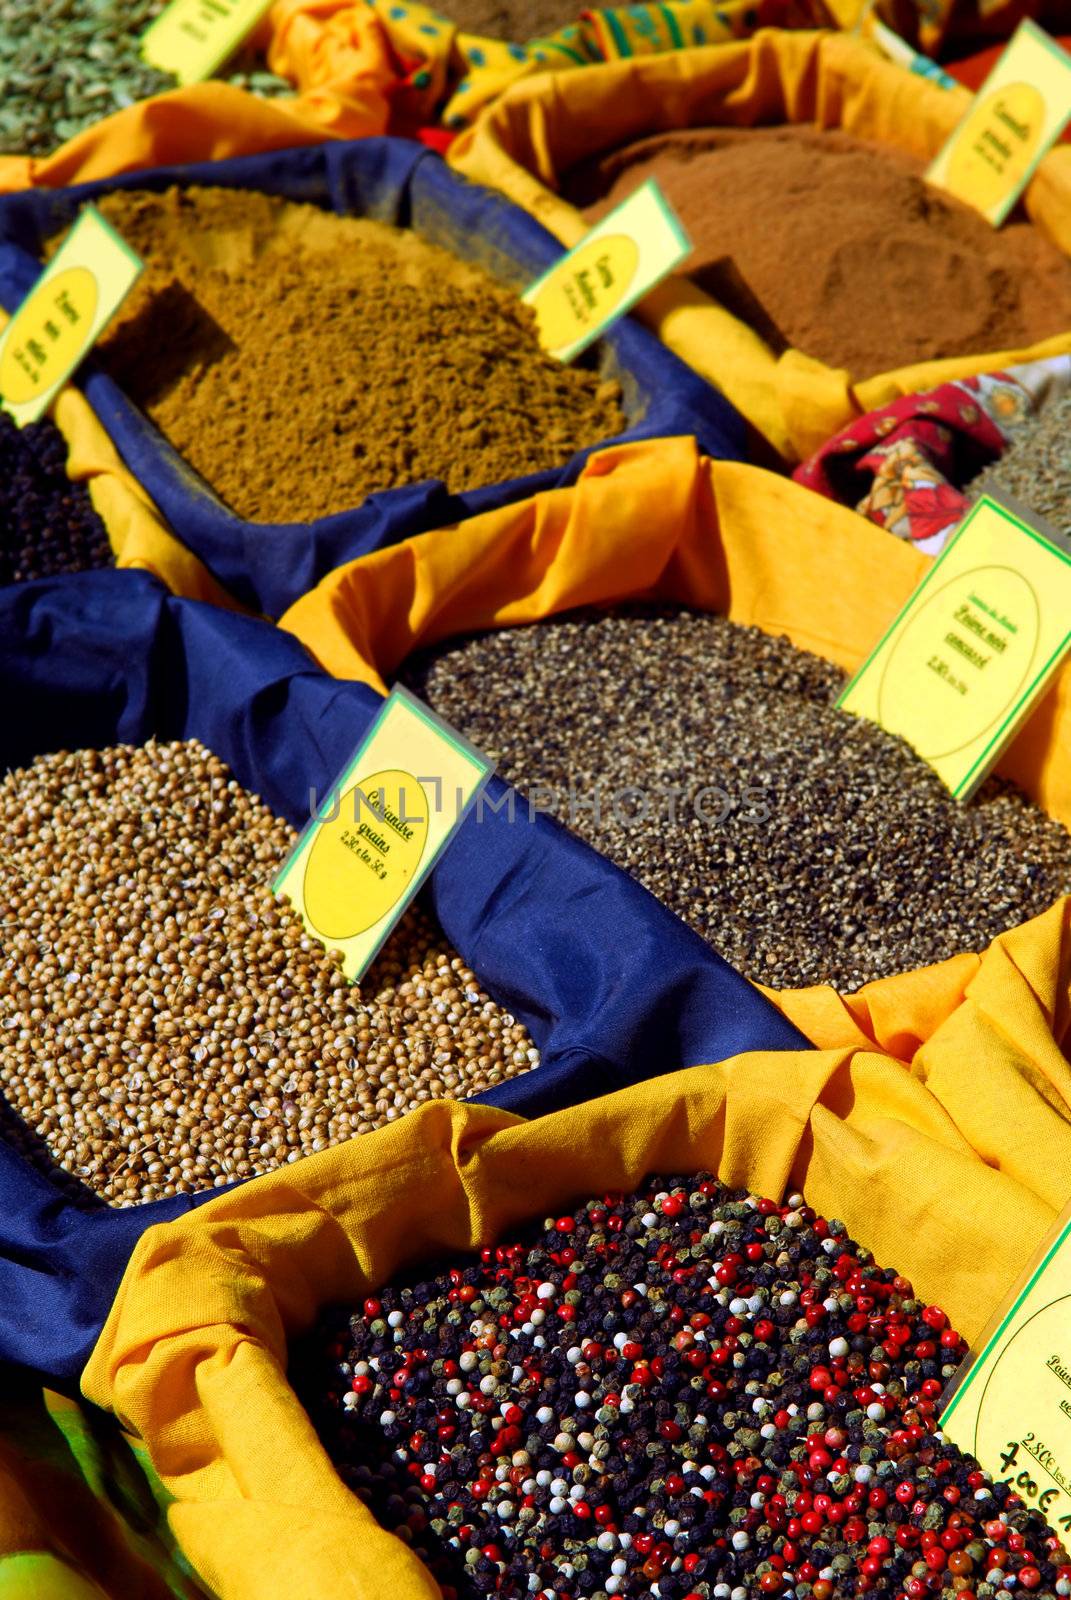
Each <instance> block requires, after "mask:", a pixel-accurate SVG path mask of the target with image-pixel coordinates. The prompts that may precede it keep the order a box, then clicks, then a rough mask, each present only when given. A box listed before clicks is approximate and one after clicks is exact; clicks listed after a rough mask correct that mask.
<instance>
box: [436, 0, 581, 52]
mask: <svg viewBox="0 0 1071 1600" xmlns="http://www.w3.org/2000/svg"><path fill="white" fill-rule="evenodd" d="M611 3H612V0H596V4H595V5H594V6H592V7H590V9H591V10H593V11H604V10H605V9H606V7H607V5H609V4H611ZM582 9H583V7H582V5H581V0H450V5H449V7H448V15H449V17H450V21H451V22H454V23H456V24H457V26H458V27H459V28H461V29H462V30H463V31H464V32H465V33H474V34H478V35H479V36H480V37H481V38H485V39H502V40H504V41H505V42H506V43H507V44H527V43H528V42H529V41H530V40H533V39H542V38H544V37H545V36H546V35H547V34H550V33H557V31H558V30H559V28H569V26H570V24H574V25H575V24H576V22H577V19H578V18H579V16H580V12H581V10H582ZM573 31H574V32H575V33H579V31H580V30H579V28H578V27H574V28H573Z"/></svg>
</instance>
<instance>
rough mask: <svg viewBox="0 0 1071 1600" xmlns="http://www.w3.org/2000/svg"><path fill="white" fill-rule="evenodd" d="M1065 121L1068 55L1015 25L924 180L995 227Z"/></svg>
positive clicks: (1033, 28)
mask: <svg viewBox="0 0 1071 1600" xmlns="http://www.w3.org/2000/svg"><path fill="white" fill-rule="evenodd" d="M1069 117H1071V55H1068V53H1067V51H1066V50H1062V49H1061V48H1060V46H1059V45H1058V44H1057V43H1056V41H1055V39H1050V38H1049V35H1048V34H1047V33H1046V32H1045V31H1044V29H1042V28H1039V27H1038V26H1037V24H1036V23H1034V22H1030V21H1026V22H1023V23H1021V24H1020V26H1019V28H1018V29H1017V30H1016V32H1015V34H1014V35H1013V37H1012V40H1011V43H1010V44H1009V45H1008V48H1007V49H1006V50H1005V51H1004V54H1003V55H1002V56H1001V58H1000V60H999V61H998V62H997V64H996V66H995V67H994V68H993V71H992V72H991V73H990V74H989V77H988V78H987V79H986V81H985V82H984V83H983V85H982V87H981V88H980V89H979V91H978V93H977V95H976V96H975V98H974V101H973V103H972V105H971V107H970V109H969V110H968V112H967V114H966V116H965V117H964V118H963V121H962V122H961V123H960V124H959V126H958V128H956V130H955V132H954V133H953V134H952V137H951V138H950V139H949V140H948V142H947V144H946V145H945V146H944V148H943V150H942V151H941V152H940V154H939V155H938V156H937V159H936V160H935V161H934V162H933V164H932V165H931V167H930V168H929V171H928V172H927V174H926V176H927V178H928V179H929V181H930V183H933V184H936V185H937V186H938V188H941V189H945V190H947V191H948V193H949V194H953V195H955V196H956V198H957V199H959V200H963V201H965V202H966V203H967V205H971V206H974V207H975V209H976V210H978V211H980V212H981V213H982V215H983V216H985V217H987V218H988V219H989V221H990V222H991V223H992V224H993V226H994V227H999V226H1000V224H1001V223H1002V222H1003V221H1004V219H1005V218H1006V217H1007V215H1008V213H1009V212H1010V211H1011V209H1012V207H1013V206H1014V205H1015V202H1016V201H1017V200H1018V198H1019V196H1020V195H1021V194H1022V192H1023V190H1024V189H1025V188H1026V186H1027V184H1028V183H1029V182H1030V179H1031V178H1032V177H1033V175H1034V172H1035V170H1036V168H1037V165H1038V163H1039V162H1040V160H1041V158H1042V156H1043V155H1045V153H1046V151H1048V150H1050V149H1051V148H1052V146H1053V144H1055V142H1056V140H1057V139H1058V138H1059V137H1060V134H1061V133H1062V132H1063V130H1064V127H1065V126H1066V124H1067V120H1068V118H1069Z"/></svg>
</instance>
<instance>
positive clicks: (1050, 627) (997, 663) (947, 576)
mask: <svg viewBox="0 0 1071 1600" xmlns="http://www.w3.org/2000/svg"><path fill="white" fill-rule="evenodd" d="M1069 624H1071V546H1069V545H1068V544H1067V543H1066V542H1065V541H1064V540H1063V538H1062V536H1061V535H1060V534H1058V533H1057V532H1056V531H1055V530H1054V529H1051V528H1048V527H1046V526H1045V524H1043V523H1042V522H1040V521H1039V520H1038V519H1036V518H1034V517H1032V516H1031V515H1030V514H1029V513H1028V512H1026V511H1023V510H1022V509H1021V508H1020V507H1018V506H1014V507H1013V506H1012V505H1011V504H1007V503H1003V502H1001V501H999V500H997V499H994V498H993V497H992V496H990V495H986V496H984V497H983V498H982V499H981V500H979V501H978V502H977V504H976V505H975V506H973V507H972V509H971V510H970V511H969V512H968V514H967V516H966V517H965V518H964V519H963V522H962V523H961V524H960V527H959V531H958V532H957V533H956V534H955V535H954V537H953V538H952V539H951V540H950V541H949V543H948V544H947V545H946V546H945V548H944V550H943V551H942V552H941V555H940V556H939V557H938V559H937V560H936V561H935V562H934V564H933V566H932V567H931V569H930V571H929V573H928V574H927V575H926V577H925V578H924V579H923V581H922V582H921V583H920V584H919V586H918V588H917V589H916V590H915V592H914V594H913V595H912V596H911V598H910V600H908V602H907V604H906V605H905V606H904V608H903V610H902V611H901V612H900V615H899V616H898V617H897V618H896V620H895V622H894V623H893V624H892V626H891V627H890V628H889V630H888V632H887V633H886V634H885V637H884V638H883V639H882V640H881V641H880V642H879V643H878V645H877V647H876V648H875V649H874V650H873V651H872V652H871V654H870V656H869V657H868V658H867V660H866V661H865V662H864V663H863V665H862V667H861V668H860V669H859V671H858V672H857V673H856V675H855V677H854V678H853V679H852V681H851V683H849V684H848V686H847V688H846V689H845V690H844V692H843V694H842V695H841V696H840V699H839V700H838V701H837V704H838V705H839V706H841V707H842V708H843V709H844V710H845V711H851V712H854V713H855V714H856V715H857V716H861V717H867V718H868V719H869V720H870V721H871V722H876V723H877V724H878V726H879V727H882V728H884V729H885V730H886V732H888V733H895V734H899V735H901V737H902V738H904V739H906V740H907V742H908V744H910V745H912V746H913V748H914V749H915V750H916V751H917V752H918V754H919V755H920V756H921V757H922V759H923V760H924V761H926V762H928V763H929V765H930V766H931V767H933V769H934V771H935V772H936V773H937V774H938V776H939V777H940V778H942V779H943V780H944V782H945V783H946V784H947V785H948V787H949V789H951V791H952V793H953V795H955V797H956V798H957V799H959V800H966V799H969V797H970V796H971V795H972V794H973V793H974V791H975V789H977V787H978V785H979V784H980V783H981V782H982V780H983V779H984V778H985V776H986V774H987V773H988V772H989V771H990V769H991V768H992V767H993V766H994V764H995V763H996V761H997V760H998V759H999V757H1000V755H1001V752H1002V751H1003V750H1004V749H1005V747H1006V746H1007V745H1008V743H1009V742H1010V740H1011V739H1012V737H1013V736H1014V735H1015V733H1017V732H1018V730H1019V728H1020V727H1021V726H1022V724H1023V723H1024V722H1025V721H1026V719H1027V717H1028V716H1029V715H1030V712H1031V711H1032V710H1033V708H1034V706H1035V705H1036V704H1037V701H1038V700H1039V699H1040V697H1041V695H1042V694H1043V693H1044V691H1045V689H1046V688H1047V687H1048V684H1049V682H1050V680H1051V678H1052V676H1053V674H1054V672H1055V671H1056V669H1057V667H1059V665H1060V663H1061V662H1062V660H1063V659H1064V657H1065V656H1066V654H1067V652H1068V649H1069V648H1071V625H1069Z"/></svg>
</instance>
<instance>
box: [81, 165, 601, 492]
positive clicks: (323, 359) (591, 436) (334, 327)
mask: <svg viewBox="0 0 1071 1600" xmlns="http://www.w3.org/2000/svg"><path fill="white" fill-rule="evenodd" d="M101 209H102V210H103V211H104V213H105V215H106V216H107V217H108V219H109V221H110V222H112V223H113V224H114V225H115V226H116V227H117V228H118V229H119V230H120V232H121V233H122V234H123V236H124V237H125V238H126V239H127V240H128V242H129V243H130V245H131V246H132V247H133V248H134V249H135V250H136V251H137V252H138V254H139V255H140V256H141V257H142V259H143V260H144V261H145V263H146V270H145V272H144V274H143V275H142V277H141V279H140V280H139V282H138V284H137V285H136V286H135V288H134V291H133V293H132V294H131V296H130V298H129V300H128V301H127V303H126V306H125V307H124V309H123V312H122V314H121V315H120V317H119V319H118V320H117V322H116V324H115V325H114V326H113V328H112V330H111V332H110V333H109V335H108V337H107V338H106V339H105V340H104V341H103V342H102V344H101V347H100V353H101V355H102V357H103V359H104V361H105V363H106V365H107V367H108V369H109V371H110V372H111V373H112V375H113V376H114V377H115V379H116V380H117V381H118V382H119V383H120V384H121V386H122V387H123V388H124V389H125V390H126V392H127V393H128V394H129V395H131V396H132V398H133V399H135V400H136V401H137V402H138V404H139V405H140V406H141V407H142V408H143V409H144V410H145V411H146V412H147V413H148V415H149V416H150V417H151V418H152V420H153V421H154V422H155V423H156V425H157V426H158V427H159V428H160V429H161V430H162V432H163V433H164V434H166V436H167V438H168V439H169V440H170V441H171V443H172V444H173V445H174V446H175V448H176V449H177V450H178V451H179V452H180V453H181V454H182V455H183V456H185V457H186V459H187V460H188V461H189V462H190V464H191V465H192V466H193V467H195V468H196V470H197V471H198V472H199V473H200V474H201V476H202V477H203V478H205V479H206V480H207V482H208V483H210V484H211V485H212V487H213V489H215V491H216V493H217V494H218V495H219V496H220V498H221V499H223V500H224V501H225V502H226V504H227V505H228V506H230V508H231V509H232V510H233V511H234V512H236V513H237V514H238V515H239V516H241V517H245V518H248V519H249V520H251V521H256V522H295V521H309V520H311V519H312V518H314V517H322V516H327V515H329V514H330V513H332V512H336V511H344V510H347V509H348V508H350V507H352V506H355V505H357V504H359V503H360V501H361V500H362V499H363V498H364V497H365V496H366V495H368V494H370V493H372V492H373V491H374V490H377V489H387V488H394V487H397V486H398V485H400V484H405V483H413V482H417V481H419V480H420V479H422V478H442V479H444V481H445V482H446V484H447V486H448V487H449V488H450V489H451V490H453V491H455V492H457V491H460V490H462V489H471V488H476V487H478V486H479V485H481V484H488V483H495V482H498V481H500V480H502V479H504V478H512V477H518V476H520V475H522V474H524V473H530V472H537V471H540V470H541V469H543V468H547V467H553V466H558V465H560V464H561V463H563V462H564V461H567V460H568V458H569V456H570V455H571V454H572V453H573V451H574V450H576V449H577V448H579V447H580V446H582V445H588V444H594V443H596V442H597V441H598V440H600V439H605V438H608V437H610V436H611V435H613V434H615V433H618V432H620V431H621V429H622V428H623V427H624V426H625V419H624V417H623V415H622V413H621V410H620V405H619V401H620V390H619V388H618V386H617V384H616V383H612V382H604V381H600V379H599V378H598V376H597V375H596V374H595V373H593V372H590V371H585V370H583V369H582V368H578V367H564V366H562V365H561V363H560V362H557V361H554V360H552V359H551V358H550V357H548V356H546V355H544V354H543V352H542V350H541V349H540V347H539V344H538V341H537V338H536V332H535V319H534V317H533V315H532V314H531V312H529V311H528V309H527V308H526V307H525V306H522V305H521V303H520V301H519V300H518V299H517V298H516V296H515V295H514V294H513V293H512V292H511V291H510V290H508V289H505V288H502V287H501V286H499V285H498V284H496V283H495V282H494V280H493V279H492V278H490V277H489V276H488V274H487V273H485V272H483V271H482V270H480V269H479V268H476V267H471V266H468V265H466V264H465V263H463V262H461V261H459V260H457V259H456V258H455V257H454V256H452V255H450V254H449V253H448V252H447V251H445V250H441V249H439V248H437V247H436V246H433V245H430V244H427V243H425V242H424V241H423V240H422V239H419V238H418V237H417V236H416V235H415V234H412V233H409V232H406V231H405V230H403V229H399V228H393V227H390V226H389V225H388V224H386V223H382V222H373V221H368V220H366V219H363V218H355V217H338V216H335V215H334V214H332V213H329V212H325V211H321V210H320V209H319V207H317V206H310V205H296V204H294V203H292V202H289V201H286V200H282V199H280V198H278V197H276V196H270V195H264V194H259V193H256V192H253V191H249V190H229V189H170V190H168V191H167V192H166V193H164V194H147V193H144V192H141V191H128V192H125V193H118V194H113V195H109V196H106V197H105V198H104V199H103V200H102V201H101Z"/></svg>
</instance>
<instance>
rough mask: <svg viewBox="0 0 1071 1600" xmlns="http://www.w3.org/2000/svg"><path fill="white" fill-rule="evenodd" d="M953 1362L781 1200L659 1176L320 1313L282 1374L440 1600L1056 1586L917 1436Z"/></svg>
mask: <svg viewBox="0 0 1071 1600" xmlns="http://www.w3.org/2000/svg"><path fill="white" fill-rule="evenodd" d="M965 1354H966V1346H965V1344H964V1341H963V1340H962V1339H961V1338H960V1336H959V1334H958V1333H956V1332H955V1331H954V1329H952V1328H951V1327H950V1326H949V1324H948V1319H947V1317H946V1316H945V1314H944V1312H943V1311H941V1310H940V1309H939V1308H938V1307H936V1306H929V1305H925V1304H923V1303H922V1302H920V1301H919V1300H917V1299H916V1298H915V1297H914V1294H913V1292H912V1288H911V1285H910V1283H909V1282H908V1281H907V1280H906V1279H905V1278H903V1277H901V1276H899V1275H898V1274H897V1273H895V1272H892V1271H889V1270H886V1269H883V1268H880V1267H878V1266H877V1265H876V1264H875V1263H874V1261H873V1259H872V1257H871V1256H870V1255H869V1253H868V1252H867V1251H866V1250H864V1249H862V1248H861V1247H860V1246H859V1245H857V1244H855V1243H853V1242H852V1241H851V1240H850V1239H849V1238H848V1237H847V1232H846V1229H845V1227H844V1225H843V1224H842V1223H838V1222H836V1221H828V1222H827V1221H825V1220H824V1219H823V1218H821V1217H818V1216H816V1215H815V1213H814V1211H813V1210H811V1209H810V1208H809V1207H808V1206H806V1205H805V1204H804V1201H803V1197H802V1196H801V1195H792V1196H790V1197H789V1199H788V1201H787V1202H786V1203H785V1204H781V1205H778V1204H775V1203H774V1202H773V1201H771V1200H766V1199H760V1198H757V1197H756V1196H754V1195H743V1194H740V1193H738V1192H733V1191H729V1190H727V1189H726V1188H724V1186H723V1185H721V1184H720V1183H719V1182H717V1181H716V1180H714V1179H712V1178H708V1177H703V1176H700V1177H691V1178H688V1179H681V1180H677V1181H673V1180H669V1179H667V1178H665V1177H658V1178H652V1179H650V1180H648V1181H647V1183H646V1184H645V1186H644V1187H643V1188H642V1189H641V1190H639V1191H638V1192H637V1193H635V1194H632V1195H629V1196H627V1197H624V1198H623V1197H621V1196H614V1195H606V1196H603V1197H601V1198H597V1199H593V1200H590V1201H589V1202H587V1204H586V1205H583V1206H580V1207H579V1208H577V1209H575V1210H574V1211H573V1212H572V1213H571V1214H569V1215H568V1216H561V1217H558V1218H550V1219H547V1220H546V1221H545V1223H544V1224H543V1226H542V1227H541V1228H540V1229H539V1230H538V1231H529V1232H528V1233H527V1234H526V1235H525V1236H523V1237H518V1238H517V1240H516V1242H513V1243H502V1244H499V1245H497V1246H495V1247H488V1248H486V1249H484V1250H483V1251H482V1253H481V1254H480V1256H479V1258H478V1259H475V1260H469V1261H467V1262H466V1263H464V1264H461V1265H458V1266H455V1267H452V1268H450V1269H448V1270H446V1271H443V1272H441V1273H439V1274H438V1275H437V1276H435V1277H433V1278H429V1279H427V1280H425V1281H413V1280H410V1281H408V1282H405V1283H399V1284H398V1285H396V1286H392V1287H390V1288H387V1289H384V1290H382V1291H380V1292H379V1293H377V1294H376V1295H375V1296H373V1297H371V1298H369V1299H367V1300H366V1301H365V1302H364V1305H363V1307H362V1308H360V1309H359V1310H358V1311H357V1312H356V1314H354V1315H353V1316H352V1317H350V1318H347V1315H346V1313H344V1312H335V1313H332V1314H330V1315H329V1316H328V1317H327V1318H326V1319H325V1321H324V1322H323V1323H322V1324H321V1326H320V1328H319V1329H318V1330H317V1333H316V1334H315V1335H314V1336H313V1338H312V1340H311V1341H310V1342H309V1343H308V1344H307V1345H306V1346H305V1348H304V1349H302V1350H300V1351H299V1352H297V1353H296V1355H295V1361H294V1369H295V1371H294V1377H295V1381H296V1383H297V1386H298V1390H299V1393H301V1394H302V1396H303V1398H304V1399H305V1403H306V1405H307V1406H308V1408H309V1410H310V1413H311V1414H312V1416H313V1418H314V1420H315V1421H316V1423H317V1426H318V1427H319V1429H320V1432H321V1436H322V1438H323V1440H324V1443H325V1445H326V1447H327V1448H328V1450H329V1452H330V1453H331V1454H332V1456H333V1459H334V1460H335V1461H336V1463H337V1464H338V1466H339V1470H340V1471H341V1473H342V1476H343V1478H344V1479H345V1481H346V1482H347V1483H348V1484H349V1485H350V1486H351V1487H352V1488H353V1489H354V1490H355V1491H356V1492H357V1494H358V1495H359V1496H360V1497H361V1498H362V1499H363V1500H364V1501H365V1502H366V1503H367V1504H368V1505H369V1507H370V1508H371V1509H372V1511H373V1512H374V1514H375V1516H376V1517H377V1518H378V1520H379V1521H380V1522H381V1523H382V1524H383V1525H384V1526H386V1527H388V1528H390V1529H392V1530H393V1531H394V1532H396V1533H397V1534H398V1535H399V1536H400V1537H402V1538H403V1539H404V1540H405V1541H406V1542H407V1543H408V1544H410V1545H411V1546H412V1547H413V1548H414V1549H415V1550H416V1552H417V1554H418V1555H420V1556H421V1557H422V1559H424V1560H425V1561H426V1562H427V1564H428V1565H429V1567H430V1568H431V1570H432V1572H433V1573H434V1575H435V1576H436V1578H437V1580H438V1581H439V1583H440V1584H441V1586H442V1589H443V1594H444V1596H445V1597H446V1600H461V1597H465V1600H468V1597H470V1596H475V1595H480V1596H484V1595H503V1596H510V1597H512V1596H516V1597H521V1596H529V1595H531V1596H536V1597H541V1600H580V1597H581V1596H583V1597H591V1600H609V1597H611V1596H627V1597H631V1596H639V1595H645V1596H646V1595H652V1596H655V1597H656V1600H751V1597H753V1596H759V1595H762V1596H779V1597H782V1600H793V1597H795V1600H805V1597H807V1596H811V1597H813V1600H834V1597H840V1596H846V1595H853V1596H854V1595H868V1594H874V1595H876V1596H877V1595H880V1596H888V1597H890V1600H930V1597H932V1596H936V1595H942V1594H943V1595H946V1596H948V1597H953V1596H954V1597H955V1600H991V1597H993V1596H995V1595H997V1594H1001V1595H1005V1596H1006V1595H1008V1594H1009V1593H1010V1592H1013V1591H1015V1590H1016V1589H1023V1590H1026V1591H1028V1592H1036V1593H1037V1594H1038V1595H1039V1597H1040V1596H1050V1595H1057V1594H1059V1595H1061V1596H1065V1595H1068V1594H1071V1564H1068V1563H1067V1557H1066V1555H1065V1553H1064V1551H1063V1548H1062V1546H1061V1543H1060V1540H1059V1539H1058V1538H1057V1537H1056V1535H1055V1534H1054V1533H1053V1532H1052V1530H1051V1529H1050V1528H1049V1526H1048V1525H1047V1524H1046V1522H1045V1520H1044V1518H1043V1517H1042V1516H1041V1515H1040V1514H1039V1512H1038V1511H1037V1510H1035V1509H1031V1508H1030V1507H1029V1506H1028V1505H1026V1504H1025V1503H1024V1502H1023V1500H1022V1499H1021V1498H1020V1497H1019V1496H1018V1495H1017V1494H1016V1493H1015V1491H1014V1489H1013V1487H1012V1485H1011V1484H1010V1483H999V1482H998V1483H994V1482H993V1481H992V1480H991V1479H990V1478H989V1477H987V1475H986V1474H985V1473H984V1472H982V1471H981V1470H980V1469H979V1468H978V1467H977V1465H976V1464H975V1463H974V1462H973V1461H971V1460H970V1459H968V1458H967V1457H965V1456H964V1455H962V1454H961V1453H960V1452H959V1451H958V1450H957V1449H956V1448H955V1447H954V1446H953V1445H951V1444H950V1443H948V1442H946V1441H944V1440H943V1439H942V1438H941V1436H940V1434H939V1433H937V1432H936V1417H937V1416H938V1414H939V1400H940V1396H941V1394H942V1392H943V1390H944V1388H945V1385H946V1383H947V1381H948V1379H949V1378H950V1377H951V1376H952V1375H953V1373H954V1372H955V1370H956V1367H957V1365H958V1363H959V1362H960V1360H961V1359H962V1358H963V1356H964V1355H965Z"/></svg>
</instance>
